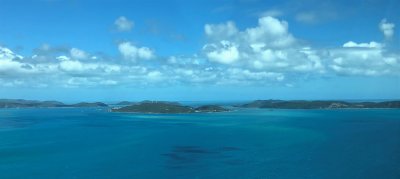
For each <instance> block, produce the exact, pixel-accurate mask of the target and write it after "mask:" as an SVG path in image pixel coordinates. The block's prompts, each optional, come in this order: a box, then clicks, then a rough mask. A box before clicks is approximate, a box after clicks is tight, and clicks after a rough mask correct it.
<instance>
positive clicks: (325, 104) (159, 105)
mask: <svg viewBox="0 0 400 179" xmlns="http://www.w3.org/2000/svg"><path fill="white" fill-rule="evenodd" d="M113 106H115V107H114V108H111V107H113ZM232 106H233V107H237V108H266V109H368V108H371V109H380V108H382V109H383V108H399V109H400V101H383V102H348V101H339V100H314V101H312V100H310V101H307V100H272V99H270V100H256V101H252V102H249V103H246V104H239V105H232ZM55 107H103V108H109V109H110V111H111V112H132V113H161V114H166V113H206V112H207V113H208V112H210V113H211V112H225V111H229V109H227V108H224V107H222V106H218V105H203V106H199V107H192V106H186V105H182V104H180V103H178V102H168V101H149V100H146V101H142V102H130V101H122V102H119V103H116V104H113V105H111V106H109V105H107V104H105V103H102V102H80V103H76V104H65V103H62V102H59V101H36V100H24V99H0V108H55Z"/></svg>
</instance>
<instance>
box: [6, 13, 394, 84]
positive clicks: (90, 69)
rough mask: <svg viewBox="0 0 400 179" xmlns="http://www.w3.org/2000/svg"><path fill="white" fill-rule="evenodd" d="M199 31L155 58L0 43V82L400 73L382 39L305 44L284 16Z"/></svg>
mask: <svg viewBox="0 0 400 179" xmlns="http://www.w3.org/2000/svg"><path fill="white" fill-rule="evenodd" d="M204 33H205V35H206V37H207V41H206V43H205V44H204V46H203V49H202V51H201V52H202V53H201V54H200V55H197V54H194V55H189V56H184V55H179V54H178V55H174V56H169V57H156V55H155V53H154V51H153V50H152V49H150V48H148V47H138V46H135V45H134V44H132V43H131V42H123V43H120V44H118V50H119V52H120V53H121V58H116V59H114V58H111V57H109V56H106V55H104V56H103V55H96V57H94V56H92V55H91V54H89V53H87V52H85V51H84V50H81V49H77V48H71V49H70V48H53V47H50V46H48V47H43V49H41V51H35V53H34V54H32V55H30V56H31V57H30V56H27V57H23V56H20V55H18V54H16V53H14V52H13V51H11V50H10V49H8V48H4V47H0V86H2V87H18V86H26V87H48V86H62V87H83V86H86V87H96V86H127V87H132V86H146V85H155V86H167V85H188V84H190V85H197V84H200V85H201V84H211V85H254V84H256V85H271V84H279V85H289V86H293V84H295V83H296V82H295V80H299V79H308V78H313V77H321V76H322V77H325V76H329V77H332V76H335V75H360V76H379V75H397V76H398V75H400V53H399V52H396V51H391V49H389V48H386V44H385V43H384V42H375V41H370V42H367V43H364V42H362V43H360V42H354V41H347V42H346V43H344V44H342V45H341V46H338V47H332V48H329V49H328V48H327V49H325V48H320V47H312V46H305V45H302V43H300V41H302V40H299V39H297V38H295V37H294V36H293V35H292V34H291V33H290V32H289V24H288V23H287V22H286V21H283V20H279V19H277V18H274V17H262V18H259V19H258V24H257V25H256V26H255V27H247V28H244V29H242V30H240V29H239V28H237V27H236V25H235V23H234V22H233V21H228V22H226V23H221V24H206V25H205V27H204ZM44 49H47V51H53V50H55V52H56V53H43V50H44ZM88 59H95V60H88ZM124 59H126V60H124ZM141 59H153V60H151V61H145V60H141ZM127 60H128V61H127ZM130 61H134V62H135V63H131V62H130Z"/></svg>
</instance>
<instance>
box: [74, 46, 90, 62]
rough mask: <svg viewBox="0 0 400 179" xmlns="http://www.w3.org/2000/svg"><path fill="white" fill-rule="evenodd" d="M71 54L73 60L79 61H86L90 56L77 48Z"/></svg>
mask: <svg viewBox="0 0 400 179" xmlns="http://www.w3.org/2000/svg"><path fill="white" fill-rule="evenodd" d="M70 54H71V57H72V58H73V59H77V60H80V59H86V58H87V57H88V54H87V53H86V52H85V51H83V50H80V49H77V48H71V50H70Z"/></svg>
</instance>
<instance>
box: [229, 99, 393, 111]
mask: <svg viewBox="0 0 400 179" xmlns="http://www.w3.org/2000/svg"><path fill="white" fill-rule="evenodd" d="M237 107H243V108H272V109H346V108H359V109H361V108H400V101H383V102H347V101H329V100H327V101H323V100H316V101H307V100H289V101H285V100H272V99H270V100H256V101H253V102H250V103H247V104H243V105H237Z"/></svg>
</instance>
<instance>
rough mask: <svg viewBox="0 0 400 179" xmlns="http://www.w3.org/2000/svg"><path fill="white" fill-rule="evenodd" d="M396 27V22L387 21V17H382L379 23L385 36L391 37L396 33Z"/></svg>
mask: <svg viewBox="0 0 400 179" xmlns="http://www.w3.org/2000/svg"><path fill="white" fill-rule="evenodd" d="M394 28H395V24H394V23H390V22H387V20H386V19H382V20H381V22H380V23H379V29H380V30H381V32H382V33H383V35H384V36H385V38H387V39H390V38H392V37H393V35H394Z"/></svg>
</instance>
